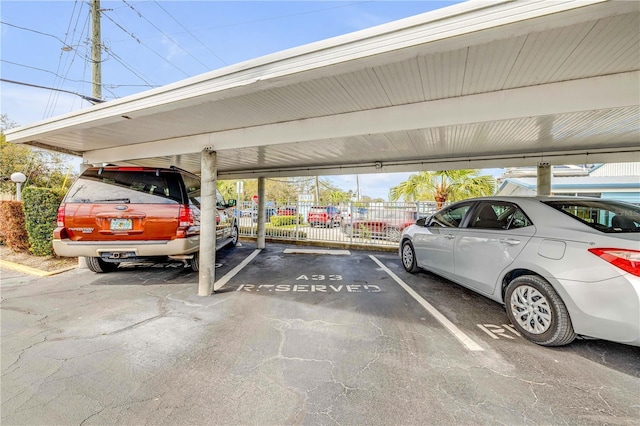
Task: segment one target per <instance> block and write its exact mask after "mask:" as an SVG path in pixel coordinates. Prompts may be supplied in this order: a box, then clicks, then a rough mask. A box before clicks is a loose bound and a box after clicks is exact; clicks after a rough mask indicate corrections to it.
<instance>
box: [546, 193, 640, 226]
mask: <svg viewBox="0 0 640 426" xmlns="http://www.w3.org/2000/svg"><path fill="white" fill-rule="evenodd" d="M543 203H544V204H546V205H548V206H550V207H553V208H554V209H556V210H559V211H561V212H562V213H564V214H566V215H569V216H571V217H573V218H574V219H576V220H579V221H580V222H582V223H584V224H586V225H588V226H590V227H592V228H594V229H597V230H598V231H602V232H607V233H624V232H640V207H637V206H634V205H632V204H625V203H620V202H617V201H606V200H593V201H592V200H562V201H560V200H558V201H555V200H554V201H543Z"/></svg>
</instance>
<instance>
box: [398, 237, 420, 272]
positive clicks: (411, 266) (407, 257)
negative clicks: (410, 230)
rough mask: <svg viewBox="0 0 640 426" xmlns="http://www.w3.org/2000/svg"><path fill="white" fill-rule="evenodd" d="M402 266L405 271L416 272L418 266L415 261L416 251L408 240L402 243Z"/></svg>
mask: <svg viewBox="0 0 640 426" xmlns="http://www.w3.org/2000/svg"><path fill="white" fill-rule="evenodd" d="M402 266H404V269H405V270H406V271H407V272H411V273H414V272H417V271H418V270H419V269H420V268H419V267H418V264H417V263H416V253H415V250H414V249H413V244H411V242H410V241H405V242H404V243H402Z"/></svg>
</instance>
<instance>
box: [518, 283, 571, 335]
mask: <svg viewBox="0 0 640 426" xmlns="http://www.w3.org/2000/svg"><path fill="white" fill-rule="evenodd" d="M505 307H506V310H507V316H508V317H509V320H511V323H512V324H513V325H514V326H515V327H516V329H517V330H518V331H519V332H520V333H521V334H522V335H523V336H524V337H525V338H526V339H528V340H531V341H532V342H534V343H537V344H539V345H543V346H562V345H566V344H568V343H571V342H572V341H573V340H574V339H575V338H576V334H575V332H574V331H573V325H572V324H571V318H570V317H569V312H568V311H567V308H566V306H565V305H564V302H563V301H562V299H561V298H560V296H558V293H556V292H555V290H554V289H553V287H552V286H551V284H549V283H548V282H547V281H545V280H544V279H542V278H541V277H538V276H536V275H522V276H520V277H518V278H516V279H514V280H513V281H511V282H510V283H509V285H508V286H507V290H506V292H505Z"/></svg>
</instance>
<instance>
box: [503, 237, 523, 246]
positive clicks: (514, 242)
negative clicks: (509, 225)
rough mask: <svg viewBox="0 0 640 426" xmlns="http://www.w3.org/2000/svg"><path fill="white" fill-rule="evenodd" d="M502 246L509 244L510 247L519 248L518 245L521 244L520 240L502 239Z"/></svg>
mask: <svg viewBox="0 0 640 426" xmlns="http://www.w3.org/2000/svg"><path fill="white" fill-rule="evenodd" d="M498 241H500V242H501V243H502V244H508V245H510V246H517V245H518V244H520V240H513V239H511V238H502V239H500V240H498Z"/></svg>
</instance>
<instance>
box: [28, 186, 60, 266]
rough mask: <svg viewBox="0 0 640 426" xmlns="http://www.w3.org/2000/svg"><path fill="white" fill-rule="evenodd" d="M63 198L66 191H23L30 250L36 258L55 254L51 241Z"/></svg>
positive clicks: (31, 188) (29, 188) (48, 189)
mask: <svg viewBox="0 0 640 426" xmlns="http://www.w3.org/2000/svg"><path fill="white" fill-rule="evenodd" d="M62 198H64V191H61V190H55V189H50V188H34V187H31V186H30V187H27V188H25V189H24V190H23V191H22V199H23V201H24V205H23V207H24V218H25V227H26V229H27V234H28V235H29V245H30V248H29V250H30V251H31V253H33V254H35V255H36V256H49V255H52V254H54V253H53V246H52V244H51V240H52V239H53V230H54V229H55V227H56V219H57V215H58V207H59V206H60V202H61V201H62Z"/></svg>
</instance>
